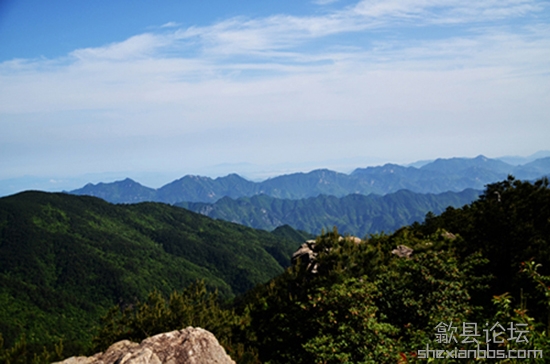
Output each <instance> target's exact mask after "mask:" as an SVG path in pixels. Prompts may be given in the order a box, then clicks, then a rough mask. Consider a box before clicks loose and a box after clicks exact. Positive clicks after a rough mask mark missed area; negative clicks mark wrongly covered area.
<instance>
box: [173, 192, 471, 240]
mask: <svg viewBox="0 0 550 364" xmlns="http://www.w3.org/2000/svg"><path fill="white" fill-rule="evenodd" d="M480 193H481V191H477V190H473V189H467V190H464V191H462V192H445V193H441V194H420V193H415V192H411V191H408V190H401V191H398V192H395V193H391V194H387V195H384V196H380V195H374V194H371V195H368V196H365V195H360V194H352V195H348V196H344V197H335V196H328V195H319V196H317V197H309V198H307V199H300V200H290V199H278V198H274V197H271V196H267V195H256V196H252V197H241V198H238V199H232V198H230V197H224V198H222V199H220V200H218V201H217V202H215V203H203V202H195V203H193V202H180V203H177V204H176V206H179V207H183V208H186V209H189V210H191V211H195V212H198V213H200V214H203V215H206V216H209V217H212V218H216V219H222V220H226V221H232V222H235V223H238V224H242V225H245V226H250V227H254V228H257V229H265V230H273V229H274V228H276V227H277V226H281V225H290V226H292V227H293V228H295V229H299V230H303V231H307V232H309V233H312V234H319V233H320V232H321V230H322V229H325V231H327V230H330V229H332V227H334V226H336V227H337V228H338V230H340V231H345V232H347V233H349V234H352V235H355V236H359V237H364V236H366V235H367V234H372V233H378V232H382V231H384V232H392V231H395V230H397V229H398V228H400V227H402V226H405V225H410V224H412V223H413V222H415V221H417V222H422V221H424V217H425V215H426V213H428V212H430V211H431V212H433V213H435V214H438V213H441V212H443V211H444V210H445V209H446V208H447V207H448V206H452V207H462V206H463V205H466V204H468V203H471V202H472V201H474V200H476V199H477V198H478V196H479V195H480Z"/></svg>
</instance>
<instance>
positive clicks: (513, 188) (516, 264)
mask: <svg viewBox="0 0 550 364" xmlns="http://www.w3.org/2000/svg"><path fill="white" fill-rule="evenodd" d="M418 228H419V229H420V230H421V231H423V232H424V233H430V232H433V231H435V230H436V229H438V228H444V229H447V230H449V231H452V232H453V233H455V234H459V235H460V236H461V237H462V238H463V240H464V244H462V245H461V246H460V247H459V252H460V254H461V255H462V256H464V255H467V254H471V253H472V252H475V251H479V252H481V254H483V256H484V257H486V258H487V259H489V264H488V265H487V267H486V271H487V272H490V273H491V274H493V275H494V276H495V279H494V280H493V281H492V282H491V289H490V290H489V291H488V292H487V295H486V297H485V299H486V300H488V299H490V298H491V297H492V296H493V295H499V294H502V293H504V292H510V293H512V294H514V295H519V294H520V291H521V290H522V289H523V294H524V295H525V296H526V297H527V298H528V299H530V300H531V301H532V300H533V297H534V287H532V283H530V282H529V281H528V280H526V278H525V277H522V276H519V275H518V274H517V272H518V271H519V270H520V267H521V263H522V262H524V261H528V260H530V259H535V260H536V261H537V262H538V263H540V264H541V265H542V266H541V273H542V274H544V275H548V274H550V249H549V247H550V189H549V187H548V179H546V178H544V179H541V180H538V181H536V182H535V183H529V182H523V181H519V180H516V179H515V178H514V177H511V176H510V177H508V179H507V180H505V181H502V182H499V183H495V184H491V185H488V186H487V189H486V191H485V192H484V193H483V195H481V197H480V199H479V200H478V201H476V202H474V203H472V204H470V205H467V206H464V207H463V208H460V209H454V208H449V209H447V210H446V211H445V212H444V213H442V214H441V215H440V216H431V217H430V218H428V219H427V220H426V222H425V224H424V225H423V226H421V227H420V226H419V227H418ZM532 309H533V311H534V312H537V311H539V310H540V309H542V308H540V307H538V308H535V307H533V308H532ZM541 314H542V313H541ZM538 319H540V317H538Z"/></svg>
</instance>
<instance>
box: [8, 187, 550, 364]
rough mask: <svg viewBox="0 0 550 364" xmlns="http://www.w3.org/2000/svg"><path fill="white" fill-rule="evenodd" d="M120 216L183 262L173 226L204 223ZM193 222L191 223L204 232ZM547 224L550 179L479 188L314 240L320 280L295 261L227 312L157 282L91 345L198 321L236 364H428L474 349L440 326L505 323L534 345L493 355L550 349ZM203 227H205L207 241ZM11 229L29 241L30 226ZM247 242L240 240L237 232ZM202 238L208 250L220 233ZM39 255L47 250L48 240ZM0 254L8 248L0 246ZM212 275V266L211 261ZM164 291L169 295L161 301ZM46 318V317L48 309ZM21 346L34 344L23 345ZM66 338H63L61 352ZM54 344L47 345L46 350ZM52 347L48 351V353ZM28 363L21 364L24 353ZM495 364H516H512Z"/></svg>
mask: <svg viewBox="0 0 550 364" xmlns="http://www.w3.org/2000/svg"><path fill="white" fill-rule="evenodd" d="M51 205H52V208H51V209H50V208H49V207H48V208H46V209H45V210H44V211H45V212H44V213H43V214H41V215H40V216H39V218H40V219H42V220H44V221H46V220H47V219H50V220H47V221H48V224H47V225H44V226H47V228H44V229H49V233H51V234H57V235H56V236H58V237H59V238H60V239H61V240H60V241H62V237H63V234H65V232H66V231H70V229H71V221H72V219H71V215H70V214H69V213H67V212H66V211H65V210H63V209H61V210H56V209H55V206H54V205H53V204H51ZM125 208H127V209H128V211H132V213H135V214H137V213H138V211H142V210H141V209H145V210H147V211H148V214H147V215H140V216H142V218H141V219H140V220H139V223H137V222H135V221H134V220H131V219H130V221H134V222H133V224H134V225H133V226H135V227H136V229H137V230H138V231H140V233H143V232H149V233H148V234H149V235H147V236H149V237H150V239H152V240H153V241H155V242H157V244H159V245H160V246H161V247H163V246H166V249H167V250H169V251H170V254H171V255H173V256H175V257H179V258H182V259H187V257H188V256H189V253H188V251H186V250H185V249H181V246H179V245H177V244H173V243H172V242H173V241H176V240H178V239H180V238H181V235H180V233H179V229H189V226H193V224H194V223H192V222H191V221H194V220H193V219H199V218H200V217H198V215H194V214H193V215H189V216H188V217H184V216H183V215H182V216H181V217H178V218H177V219H175V218H174V217H175V216H176V215H173V214H177V213H176V212H174V213H173V214H172V213H170V214H161V215H157V213H155V212H154V211H156V210H157V209H162V206H160V205H157V204H143V205H136V207H135V208H136V209H137V210H133V208H134V207H132V208H129V207H125ZM170 209H172V208H170ZM0 211H4V210H0ZM121 211H122V210H121ZM170 211H172V210H170ZM2 213H3V214H4V215H0V217H2V218H3V219H4V220H1V221H5V219H6V216H8V215H9V212H8V213H6V212H2ZM185 213H187V212H185ZM64 214H65V215H64ZM151 216H157V217H156V218H155V219H152V217H151ZM158 216H161V217H158ZM178 216H179V215H178ZM158 218H160V219H161V220H162V222H163V223H164V224H167V223H168V221H172V220H174V221H180V219H181V220H185V219H190V220H189V221H187V223H186V224H183V225H182V226H181V227H179V229H176V228H174V229H169V228H165V229H160V228H151V226H156V225H155V224H157V222H156V221H157V219H158ZM199 220H200V219H199ZM199 220H197V222H196V223H197V224H198V226H203V225H201V223H202V222H201V221H199ZM111 221H112V220H111ZM205 221H206V220H205ZM208 221H210V222H209V223H221V222H212V220H208ZM33 224H40V222H38V223H37V222H36V221H34V222H33ZM549 225H550V189H549V184H548V181H547V180H545V179H543V180H540V181H537V182H535V183H529V182H521V181H517V180H515V179H514V178H512V177H510V178H509V179H508V180H506V181H503V182H500V183H497V184H494V185H489V186H487V189H486V191H485V192H484V194H483V195H482V197H481V198H480V199H479V200H478V201H476V202H473V203H472V204H470V205H468V206H465V207H463V208H460V209H455V208H451V209H448V210H447V211H445V212H444V213H443V214H441V215H440V216H436V215H435V214H429V215H428V216H427V219H426V221H425V223H423V224H419V223H416V224H413V225H412V226H408V227H403V228H401V229H399V230H397V231H396V232H395V233H393V234H391V235H386V234H377V235H371V236H370V237H369V238H368V239H365V240H363V241H362V242H360V243H358V242H356V241H354V240H353V239H350V238H346V237H341V236H340V235H339V234H338V230H337V229H336V228H335V229H333V231H332V232H328V233H322V234H321V235H320V236H318V237H317V238H316V244H315V247H314V252H315V253H316V254H317V256H316V263H317V264H318V266H317V269H316V272H313V271H312V270H311V269H310V268H308V267H307V266H306V264H303V263H299V264H297V265H296V266H292V267H289V268H287V269H286V270H284V271H282V273H281V274H279V275H277V276H276V277H275V278H273V279H271V280H270V281H269V282H267V283H263V284H259V285H257V286H255V287H254V288H252V289H250V290H248V291H247V292H246V293H245V294H244V295H241V296H238V297H236V298H235V299H234V300H233V301H231V303H230V304H229V303H227V302H226V303H225V304H220V303H219V301H218V299H217V295H216V294H215V293H214V291H212V290H209V289H207V286H208V285H209V283H208V281H206V285H205V284H202V283H197V284H194V285H191V286H188V288H187V289H186V290H185V291H183V292H182V291H176V292H173V291H174V290H173V289H172V290H170V291H169V292H166V291H163V287H166V286H167V285H168V283H162V284H159V287H160V288H158V287H154V288H157V289H156V290H150V291H152V293H150V295H149V296H148V298H139V300H138V301H132V303H133V306H130V307H127V308H124V303H122V304H121V305H119V306H117V307H115V308H113V309H112V310H111V311H110V312H109V313H108V314H107V315H106V316H104V320H103V326H102V327H101V328H100V330H99V332H98V336H97V338H96V344H98V345H99V346H98V348H104V347H105V346H107V345H109V344H111V343H112V342H113V341H116V340H119V339H122V338H130V339H133V340H140V339H142V338H144V337H145V336H148V335H153V334H155V333H158V332H162V331H170V330H174V329H181V328H183V327H184V326H187V325H195V326H202V327H205V328H207V329H209V330H210V331H212V332H213V333H215V334H216V336H217V337H218V339H219V340H220V342H221V343H222V344H223V345H224V346H225V347H226V348H227V350H228V351H229V352H230V353H231V355H232V356H233V357H234V358H235V359H236V360H237V362H239V363H243V364H244V363H258V362H259V361H260V360H261V362H263V363H271V364H276V363H298V364H300V363H304V364H305V363H308V364H309V363H319V364H321V363H405V362H425V360H421V359H418V358H416V356H417V351H418V350H420V349H424V348H425V346H426V345H428V344H429V345H430V346H431V348H433V349H442V350H452V349H453V347H454V348H458V349H464V348H467V347H468V345H470V344H466V343H463V342H460V343H456V345H455V343H436V342H435V333H436V331H435V330H436V326H437V325H438V324H440V323H442V322H444V323H446V324H453V325H455V326H457V327H460V326H461V324H462V323H465V322H476V323H479V325H480V326H481V325H483V324H484V323H491V324H493V323H496V322H500V323H504V324H506V323H510V322H512V323H517V324H525V325H526V327H527V328H528V330H529V342H527V343H518V342H513V341H512V340H506V341H505V342H504V343H502V344H493V345H495V347H496V348H503V349H536V350H543V351H544V354H547V351H550V344H549V343H550V340H549V337H548V332H549V330H550V289H549V285H550V274H548V269H549V267H550V258H549V255H548V254H550V253H549V252H550V246H549V241H548V238H549V236H550V227H549ZM0 226H2V232H3V235H2V237H3V239H4V236H6V235H5V234H6V233H10V234H15V232H14V231H11V230H10V229H8V228H6V227H7V225H6V224H4V225H2V224H1V222H0ZM28 226H29V225H28ZM160 226H162V225H160ZM185 226H187V228H186V227H185ZM137 227H139V229H138V228H137ZM238 229H239V228H237V230H238ZM240 229H245V228H243V227H240ZM211 230H212V229H204V231H203V232H202V233H203V234H206V231H211ZM222 230H223V229H222ZM30 231H31V232H32V229H31V230H30ZM194 231H195V230H193V229H191V230H189V234H188V235H189V236H191V237H193V236H195V237H193V238H189V240H190V243H189V247H190V249H191V250H192V251H194V252H196V253H195V254H194V255H197V256H198V258H197V259H198V262H201V264H203V265H205V266H206V265H208V264H210V263H209V262H210V261H209V260H208V257H209V254H210V251H209V250H207V252H208V254H203V255H201V249H200V244H199V243H198V242H197V241H196V239H197V237H196V236H201V233H197V232H196V231H195V232H194ZM19 233H20V234H29V231H24V230H23V231H20V232H19ZM194 234H195V235H194ZM242 234H243V235H244V236H248V235H247V233H246V232H245V231H243V232H242ZM277 235H279V236H286V237H287V238H291V237H296V238H297V239H298V237H299V238H300V239H302V238H304V236H302V235H301V233H298V232H294V231H292V230H289V228H288V227H284V228H281V229H279V230H278V231H277ZM209 236H210V239H211V240H212V241H216V238H215V237H216V235H215V234H213V235H209ZM194 239H195V240H194ZM250 239H252V238H250ZM4 241H5V240H2V242H4ZM121 241H124V240H123V239H122V240H121ZM399 245H405V246H407V247H409V248H412V249H413V250H414V252H413V254H412V255H411V256H410V257H398V256H397V255H396V254H393V253H392V250H393V249H395V248H396V247H397V246H399ZM7 246H8V248H9V247H10V245H9V244H8V245H7ZM236 246H237V247H238V246H239V245H238V244H237V245H236ZM262 246H263V247H264V249H265V250H267V251H272V252H274V251H276V245H274V244H272V245H269V244H264V245H262ZM11 248H12V249H13V247H11ZM39 248H40V249H44V247H43V246H42V245H40V247H39ZM39 248H35V249H39ZM1 249H4V245H0V250H1ZM113 249H115V248H113ZM270 249H271V250H270ZM212 254H215V252H212ZM275 255H276V254H272V256H273V257H275ZM48 256H49V255H48V250H45V251H43V252H42V253H41V255H40V257H42V258H41V259H51V258H47V257H48ZM54 256H55V255H54ZM33 257H34V255H33V254H29V255H26V256H25V258H26V259H33ZM44 257H46V258H44ZM75 259H78V258H75ZM273 260H275V259H273ZM41 261H42V260H40V259H39V260H38V262H41ZM259 261H261V259H260V260H259ZM8 263H9V262H8ZM37 264H38V263H37ZM220 264H222V263H221V262H220ZM243 264H245V263H244V261H243ZM38 265H39V266H41V265H40V264H38ZM197 265H198V264H197ZM42 266H44V264H42ZM222 266H224V265H223V264H222ZM210 268H211V269H213V270H214V271H215V270H216V269H219V268H216V267H215V265H214V266H213V267H210ZM238 268H239V269H244V268H245V267H244V266H239V267H238ZM134 269H139V268H138V267H135V268H134ZM224 269H227V270H229V271H231V272H237V275H236V276H237V277H239V274H238V273H242V274H243V277H244V276H246V275H248V273H247V271H244V270H240V271H239V270H238V269H237V270H231V269H232V268H231V266H227V267H226V268H224ZM13 271H14V273H10V275H6V276H7V277H8V278H9V279H5V281H6V282H11V284H14V286H15V285H16V284H21V285H23V284H25V281H23V280H22V279H19V281H15V279H16V278H18V277H19V276H20V274H21V272H23V271H24V270H23V269H20V270H16V269H14V270H13ZM44 272H45V273H43V274H34V275H30V276H31V277H32V279H34V280H37V281H40V282H41V285H35V286H32V287H31V286H29V287H30V288H27V289H26V290H21V291H20V292H23V293H24V294H25V295H29V297H34V299H35V300H36V302H42V301H40V298H39V297H40V296H41V295H42V293H43V294H44V295H46V297H47V291H44V292H42V291H37V292H38V293H36V294H35V295H32V294H31V293H32V292H33V291H32V289H31V288H33V287H34V288H33V289H38V288H37V287H42V285H46V287H47V284H48V282H50V281H51V278H49V277H59V272H58V271H57V270H52V271H48V270H47V269H46V270H44ZM228 276H229V275H226V277H228ZM82 278H85V277H82ZM134 279H137V278H134ZM165 279H166V278H165ZM130 282H131V280H130ZM210 286H211V287H212V286H213V287H215V285H212V284H210ZM71 287H73V286H71ZM122 287H124V286H122ZM232 287H233V286H232ZM236 287H241V286H239V285H236ZM233 289H235V288H233ZM243 289H245V288H244V287H243ZM235 290H236V289H235ZM107 292H108V291H107ZM170 292H173V293H172V295H171V296H168V294H169V293H170ZM178 292H182V293H178ZM23 297H24V296H21V297H18V298H17V299H14V298H13V297H11V296H0V298H1V299H3V300H4V301H5V302H7V303H8V306H7V307H8V309H7V310H12V311H10V312H16V311H15V310H14V309H13V307H16V308H17V309H18V307H24V304H27V305H30V304H29V303H27V302H28V301H25V300H23V299H22V298H23ZM25 297H26V296H25ZM167 297H169V298H167ZM68 299H69V298H68ZM68 302H71V301H68ZM75 302H76V301H75ZM47 303H48V301H47V300H45V301H44V302H43V304H45V305H46V306H45V307H47ZM33 304H35V303H33ZM67 305H68V304H67ZM54 308H55V307H54ZM4 310H6V309H4ZM52 312H55V311H52ZM79 312H82V311H79ZM5 317H7V316H5ZM44 317H49V316H48V315H46V314H44ZM33 319H34V318H33ZM15 328H16V329H17V326H15ZM8 329H9V328H8ZM4 337H6V335H4ZM25 340H26V342H27V343H28V342H29V341H30V338H29V337H27V338H25ZM480 341H481V344H482V345H485V344H487V343H485V342H483V339H481V338H480ZM50 342H55V341H52V340H50ZM57 342H58V341H57ZM66 343H67V341H66V340H63V345H64V346H65V345H66ZM7 347H8V348H10V349H7V350H6V349H4V350H3V351H1V352H0V357H1V356H2V355H3V356H4V358H7V357H8V356H9V357H10V358H17V356H18V355H19V353H21V352H24V350H22V349H21V348H22V347H23V346H22V345H21V340H19V343H17V344H15V345H14V346H7ZM52 349H53V348H48V349H47V350H50V352H53V351H52ZM41 350H42V349H40V350H38V349H37V350H35V351H33V352H36V353H40V352H42V351H41ZM47 350H46V351H44V353H45V354H44V355H46V354H47V355H49V354H48V353H47ZM37 355H38V354H37ZM26 360H27V362H28V360H29V359H28V357H27V359H26ZM480 361H482V362H484V360H480ZM485 361H487V360H485ZM444 362H448V363H457V362H461V361H460V360H458V359H457V360H454V361H453V360H452V359H451V360H446V361H444ZM501 362H506V363H515V362H514V361H513V360H509V361H501ZM533 362H536V361H535V360H533ZM539 362H544V359H542V360H539Z"/></svg>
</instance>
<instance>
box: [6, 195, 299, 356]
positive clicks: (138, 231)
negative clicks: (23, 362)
mask: <svg viewBox="0 0 550 364" xmlns="http://www.w3.org/2000/svg"><path fill="white" fill-rule="evenodd" d="M288 229H289V228H288V227H286V230H288ZM296 234H297V235H298V236H300V240H301V239H302V236H301V235H300V233H296ZM288 236H292V235H291V234H290V235H288ZM297 245H298V243H297V242H295V241H292V240H291V239H289V238H282V237H281V236H277V235H274V234H271V233H268V232H266V231H260V230H254V229H251V228H247V227H244V226H240V225H236V224H232V223H227V222H223V221H215V220H212V219H210V218H207V217H205V216H202V215H199V214H196V213H193V212H190V211H186V210H184V209H181V208H177V207H172V206H169V205H165V204H159V203H141V204H135V205H112V204H110V203H107V202H105V201H103V200H101V199H98V198H94V197H87V196H73V195H68V194H51V193H43V192H24V193H21V194H18V195H14V196H10V197H5V198H2V199H0V333H1V334H2V337H3V345H4V346H5V347H12V346H13V345H14V343H15V342H16V341H17V340H18V339H21V338H23V337H24V336H25V340H26V342H27V343H28V345H29V346H30V347H34V348H35V349H37V350H38V351H41V349H42V346H43V345H44V344H48V345H49V347H50V349H52V348H53V344H54V343H59V341H60V340H62V342H63V345H64V347H65V352H67V353H78V352H79V351H82V350H87V349H89V348H90V344H91V337H92V334H93V331H92V329H93V327H94V325H97V323H98V319H99V317H100V316H101V315H103V314H104V313H105V312H106V311H107V309H108V308H109V307H111V306H112V305H113V304H117V305H119V306H120V307H124V306H127V305H132V304H135V302H136V301H138V300H143V299H145V298H146V297H147V294H148V293H149V292H150V291H152V290H158V291H159V292H161V293H164V294H168V293H170V292H172V291H173V290H177V289H183V288H184V287H186V286H188V285H189V284H191V283H192V282H195V281H197V280H199V279H202V280H204V281H205V284H206V285H207V286H208V287H209V289H210V290H213V289H217V290H218V291H219V293H220V295H221V296H222V297H225V298H229V297H232V296H234V295H236V294H242V293H244V292H245V291H247V290H249V289H250V288H252V287H254V286H255V285H256V284H258V283H262V282H266V281H267V280H269V279H270V278H273V277H274V276H276V275H277V274H280V273H281V272H283V269H284V267H287V266H288V265H289V259H290V254H292V252H293V251H294V250H295V249H296V246H297Z"/></svg>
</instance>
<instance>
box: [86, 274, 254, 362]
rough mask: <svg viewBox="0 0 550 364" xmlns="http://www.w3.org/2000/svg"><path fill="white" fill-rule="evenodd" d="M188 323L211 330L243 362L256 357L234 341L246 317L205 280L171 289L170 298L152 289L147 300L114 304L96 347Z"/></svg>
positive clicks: (184, 326)
mask: <svg viewBox="0 0 550 364" xmlns="http://www.w3.org/2000/svg"><path fill="white" fill-rule="evenodd" d="M189 326H192V327H201V328H204V329H206V330H208V331H210V332H212V333H213V334H214V335H215V336H216V338H217V339H218V341H219V342H220V343H221V344H222V345H223V346H225V348H226V349H227V351H228V352H229V354H231V355H232V357H233V358H242V359H243V360H241V362H246V360H250V358H252V359H254V358H256V354H255V352H254V351H250V350H247V349H246V348H245V347H244V346H243V345H242V344H240V343H238V342H234V341H235V340H234V338H233V336H234V335H235V337H236V338H239V335H242V333H243V331H244V330H245V328H246V326H247V322H246V319H244V320H243V318H241V317H239V316H237V315H236V313H235V311H234V310H232V309H230V308H222V306H221V304H220V301H219V297H218V294H217V292H210V291H208V290H207V287H206V285H205V284H204V282H202V281H198V282H196V283H193V284H191V285H190V286H188V287H187V288H186V289H184V290H183V291H181V292H177V291H174V292H172V294H171V295H170V297H169V298H165V297H164V296H163V295H162V294H161V293H160V292H158V291H153V292H151V293H150V294H149V296H148V297H147V299H146V300H145V301H144V302H140V303H136V304H135V305H130V306H128V307H125V308H122V307H119V306H115V307H113V308H112V309H111V310H110V311H109V312H108V313H107V315H105V316H104V317H103V318H102V326H101V328H100V330H99V332H98V333H97V335H96V336H95V338H94V344H95V350H96V351H104V350H105V349H107V347H109V346H110V345H111V344H113V343H115V342H117V341H120V340H131V341H134V342H140V341H142V340H143V339H145V338H147V337H149V336H153V335H156V334H159V333H163V332H169V331H173V330H181V329H183V328H186V327H189ZM237 340H238V339H237ZM247 358H249V359H247Z"/></svg>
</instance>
